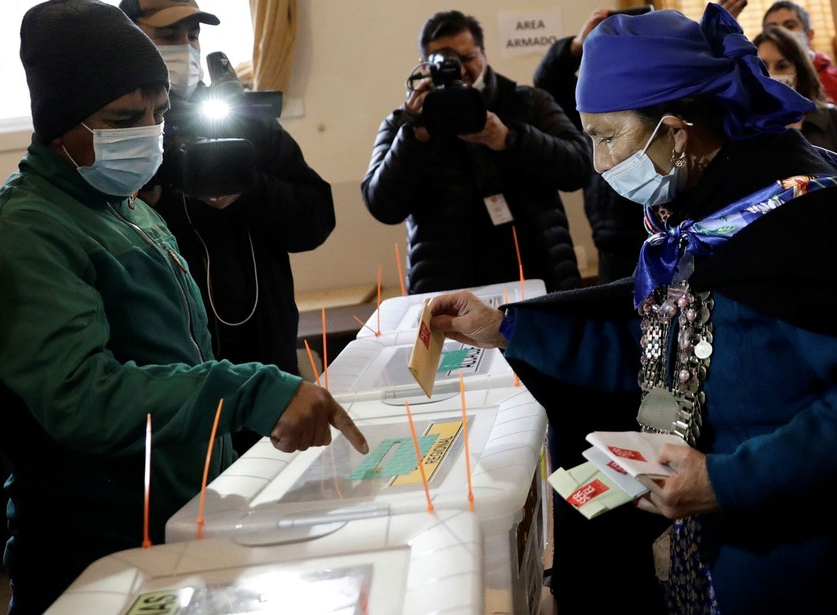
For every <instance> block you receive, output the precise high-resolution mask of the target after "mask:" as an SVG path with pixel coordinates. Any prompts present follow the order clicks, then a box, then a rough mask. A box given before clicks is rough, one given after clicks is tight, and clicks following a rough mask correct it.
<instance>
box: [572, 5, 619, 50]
mask: <svg viewBox="0 0 837 615" xmlns="http://www.w3.org/2000/svg"><path fill="white" fill-rule="evenodd" d="M609 16H610V9H596V10H595V11H593V12H592V13H590V18H589V19H588V20H587V22H586V23H585V24H584V25H583V26H581V30H579V32H578V34H576V35H575V36H574V37H573V40H572V41H571V42H570V53H572V54H573V55H574V56H575V57H577V58H580V57H581V48H582V45H584V41H585V40H586V39H587V35H588V34H590V32H592V31H593V28H595V27H596V26H598V25H599V24H600V23H602V22H603V21H604V20H605V19H607V18H608V17H609Z"/></svg>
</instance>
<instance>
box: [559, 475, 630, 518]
mask: <svg viewBox="0 0 837 615" xmlns="http://www.w3.org/2000/svg"><path fill="white" fill-rule="evenodd" d="M631 480H636V479H631ZM547 481H548V482H549V484H550V485H551V486H552V488H553V489H555V491H557V492H558V493H559V494H560V495H561V497H562V498H564V499H565V500H566V501H567V502H568V503H569V504H571V505H572V506H573V507H575V509H576V510H577V511H578V512H580V513H581V514H582V515H584V516H585V517H587V518H588V519H594V518H595V517H598V516H599V515H601V514H603V513H606V512H607V511H609V510H613V509H614V508H617V507H619V506H622V504H626V503H628V502H630V501H631V500H632V499H633V497H631V496H630V495H628V494H627V493H626V492H625V491H623V490H622V489H621V488H620V487H619V486H618V485H617V484H616V483H615V482H614V481H612V480H611V479H610V478H609V477H608V476H607V475H606V474H605V473H604V472H602V471H601V470H599V469H598V468H597V467H596V466H595V465H593V463H592V462H590V461H585V462H584V463H582V464H581V465H578V466H576V467H574V468H570V469H569V470H565V469H564V468H558V469H557V470H555V472H553V473H552V474H550V475H549V477H547ZM637 482H639V481H637Z"/></svg>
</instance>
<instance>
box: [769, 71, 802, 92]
mask: <svg viewBox="0 0 837 615" xmlns="http://www.w3.org/2000/svg"><path fill="white" fill-rule="evenodd" d="M770 78H771V79H775V80H776V81H778V82H779V83H784V84H785V85H786V86H788V87H789V88H793V89H794V90H795V89H796V75H795V74H787V73H770Z"/></svg>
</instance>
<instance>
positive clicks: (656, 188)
mask: <svg viewBox="0 0 837 615" xmlns="http://www.w3.org/2000/svg"><path fill="white" fill-rule="evenodd" d="M667 117H672V116H668V115H664V116H663V117H662V118H660V121H659V122H658V123H657V126H656V128H654V132H652V133H651V136H650V137H649V138H648V142H647V143H646V144H645V147H643V148H642V149H641V150H639V151H638V152H635V153H634V154H632V155H631V156H628V158H626V159H625V160H623V161H622V162H620V163H619V164H617V165H614V166H613V167H612V168H610V169H608V170H607V171H605V172H604V173H602V178H604V180H605V181H606V182H607V183H608V184H610V187H611V188H613V189H614V190H615V191H616V192H617V193H618V194H620V195H622V196H623V197H625V198H626V199H629V200H631V201H634V202H635V203H639V204H640V205H646V206H652V205H660V204H661V203H668V202H669V201H672V200H674V198H675V197H676V196H677V195H678V194H679V193H680V192H681V191H682V190H683V187H684V186H685V185H686V174H687V171H686V166H685V165H684V166H679V167H678V166H676V165H672V168H671V171H670V172H669V173H668V174H667V175H660V174H659V173H657V169H656V168H654V161H653V160H651V158H649V156H648V154H647V153H645V152H646V150H647V149H648V146H649V145H651V142H652V141H653V140H654V137H655V136H656V135H657V131H658V130H659V129H660V126H662V124H663V120H664V119H665V118H667ZM688 125H691V124H688Z"/></svg>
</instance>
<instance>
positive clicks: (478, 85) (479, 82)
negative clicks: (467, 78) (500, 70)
mask: <svg viewBox="0 0 837 615" xmlns="http://www.w3.org/2000/svg"><path fill="white" fill-rule="evenodd" d="M471 87H472V88H474V89H476V90H479V91H480V92H482V91H483V90H484V89H485V71H482V72H481V73H480V76H479V77H477V79H476V81H474V85H472V86H471Z"/></svg>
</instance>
